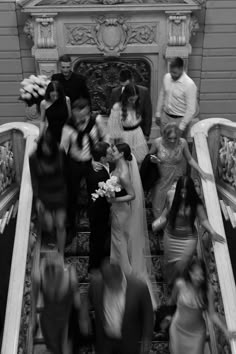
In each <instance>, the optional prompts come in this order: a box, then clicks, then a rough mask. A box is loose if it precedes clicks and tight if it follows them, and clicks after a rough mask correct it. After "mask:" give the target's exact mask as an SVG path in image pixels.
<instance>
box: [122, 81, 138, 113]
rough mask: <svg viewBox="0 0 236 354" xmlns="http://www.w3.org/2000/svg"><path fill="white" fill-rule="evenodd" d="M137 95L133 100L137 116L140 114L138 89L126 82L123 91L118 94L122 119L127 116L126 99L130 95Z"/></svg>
mask: <svg viewBox="0 0 236 354" xmlns="http://www.w3.org/2000/svg"><path fill="white" fill-rule="evenodd" d="M136 95H137V96H138V98H137V100H136V102H135V111H136V114H137V116H139V115H140V98H139V91H138V87H137V86H135V85H133V84H128V85H126V86H125V88H124V91H123V92H122V94H121V96H120V102H121V107H122V119H123V120H126V118H127V106H128V100H129V98H130V97H133V96H136Z"/></svg>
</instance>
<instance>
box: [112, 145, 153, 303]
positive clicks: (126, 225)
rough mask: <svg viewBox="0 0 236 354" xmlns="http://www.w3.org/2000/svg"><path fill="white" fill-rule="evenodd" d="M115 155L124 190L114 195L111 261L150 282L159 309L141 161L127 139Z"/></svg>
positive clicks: (115, 147) (115, 171)
mask: <svg viewBox="0 0 236 354" xmlns="http://www.w3.org/2000/svg"><path fill="white" fill-rule="evenodd" d="M112 155H113V160H114V162H115V165H116V167H115V170H114V172H113V175H114V176H117V178H118V181H119V183H120V185H121V188H122V190H121V192H119V195H118V194H116V196H115V197H114V198H111V199H110V202H111V203H112V207H111V261H115V262H117V263H119V264H120V265H121V267H122V269H123V271H124V272H125V273H126V274H134V275H135V276H137V277H138V278H140V279H142V280H143V281H145V282H146V283H147V285H148V287H149V291H150V295H151V298H152V303H153V308H154V309H155V308H156V301H155V299H154V296H153V288H152V285H151V279H150V278H151V274H152V269H151V268H152V267H151V257H150V247H149V239H148V229H147V221H146V213H145V203H144V196H143V189H142V183H141V179H140V175H139V169H138V165H137V162H136V159H135V157H134V155H132V154H131V149H130V147H129V145H127V144H126V143H122V144H117V145H116V146H113V148H112Z"/></svg>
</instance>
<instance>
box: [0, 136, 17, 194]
mask: <svg viewBox="0 0 236 354" xmlns="http://www.w3.org/2000/svg"><path fill="white" fill-rule="evenodd" d="M15 178H16V171H15V164H14V154H13V146H12V141H11V140H9V141H5V142H4V143H1V145H0V196H1V195H2V194H3V193H4V192H5V191H6V190H7V188H8V187H10V186H11V185H12V184H13V183H14V182H15Z"/></svg>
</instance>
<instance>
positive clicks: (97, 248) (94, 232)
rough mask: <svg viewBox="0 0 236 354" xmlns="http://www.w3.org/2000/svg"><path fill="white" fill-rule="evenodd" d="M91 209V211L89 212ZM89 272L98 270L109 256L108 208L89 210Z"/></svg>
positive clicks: (109, 227)
mask: <svg viewBox="0 0 236 354" xmlns="http://www.w3.org/2000/svg"><path fill="white" fill-rule="evenodd" d="M91 209H92V210H91ZM89 223H90V231H91V233H90V238H89V271H91V270H92V269H98V268H100V266H101V264H102V262H103V260H104V259H105V258H107V257H109V255H110V242H111V241H110V240H111V225H110V208H107V207H103V208H102V206H101V207H100V208H96V207H95V208H93V206H91V207H90V208H89Z"/></svg>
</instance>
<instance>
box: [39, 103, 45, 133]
mask: <svg viewBox="0 0 236 354" xmlns="http://www.w3.org/2000/svg"><path fill="white" fill-rule="evenodd" d="M45 129H46V109H45V100H43V101H42V102H41V103H40V123H39V137H40V136H42V135H43V133H44V131H45Z"/></svg>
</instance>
